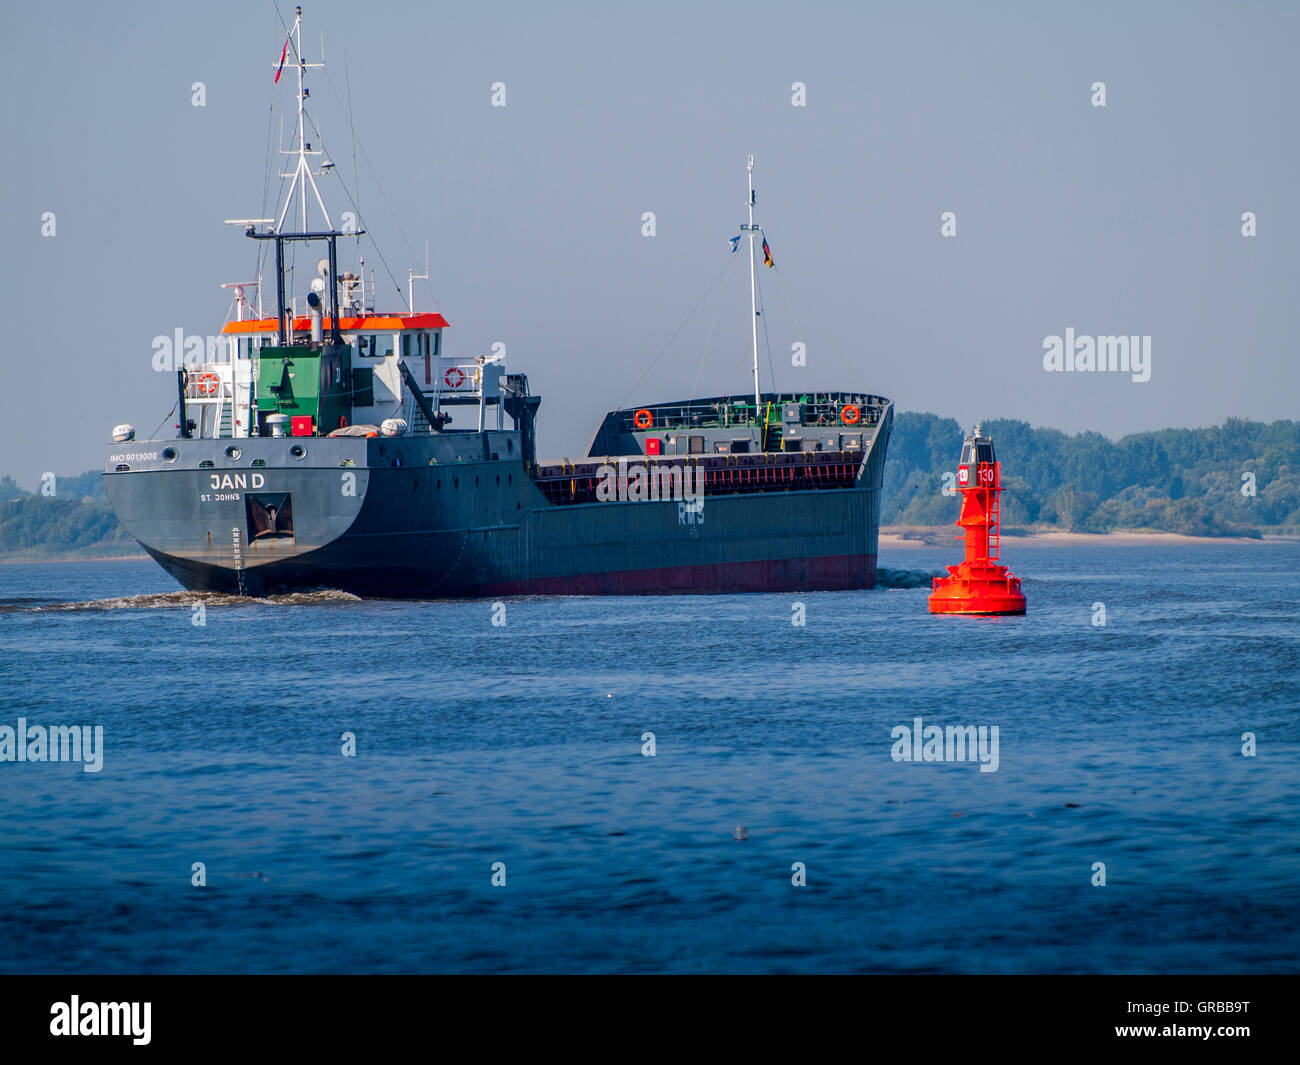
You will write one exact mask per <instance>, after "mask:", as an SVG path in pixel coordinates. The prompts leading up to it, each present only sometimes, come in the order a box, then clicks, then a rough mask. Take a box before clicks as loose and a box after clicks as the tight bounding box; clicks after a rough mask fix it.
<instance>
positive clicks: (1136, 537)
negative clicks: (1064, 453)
mask: <svg viewBox="0 0 1300 1065" xmlns="http://www.w3.org/2000/svg"><path fill="white" fill-rule="evenodd" d="M886 529H888V527H886V528H885V529H881V532H880V546H881V547H926V546H936V545H937V546H943V547H946V546H948V545H949V544H956V543H957V542H958V540H959V539H960V538H961V533H960V531H959V530H958V529H957V527H956V526H955V525H954V526H952V527H951V528H949V527H948V526H940V527H939V528H937V529H909V530H906V532H903V531H886ZM1002 539H1003V540H1004V541H1005V542H1007V543H1014V544H1024V545H1031V546H1032V545H1039V546H1045V547H1046V546H1050V547H1082V546H1088V547H1096V546H1102V547H1106V546H1109V547H1149V546H1152V545H1156V544H1187V545H1189V546H1191V545H1195V544H1277V543H1297V542H1300V537H1294V536H1265V537H1264V539H1262V540H1256V539H1254V538H1253V537H1249V536H1183V535H1181V534H1180V533H1166V532H1150V533H1142V532H1116V533H1072V532H1040V533H1029V534H1026V535H1023V536H1013V535H1011V534H1010V533H1004V534H1003V535H1002Z"/></svg>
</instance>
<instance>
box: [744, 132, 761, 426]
mask: <svg viewBox="0 0 1300 1065" xmlns="http://www.w3.org/2000/svg"><path fill="white" fill-rule="evenodd" d="M747 228H748V230H749V309H750V312H751V313H750V316H749V323H750V326H751V327H752V331H753V335H754V420H755V421H756V422H757V420H758V418H759V415H760V412H761V411H762V409H763V403H762V399H761V398H760V393H759V389H758V296H757V291H756V285H757V281H756V277H755V273H754V234H755V232H756V230H757V229H758V227H757V226H756V225H754V157H753V156H752V155H751V156H750V157H749V226H748V227H747ZM759 446H760V447H762V444H761V443H760V444H759Z"/></svg>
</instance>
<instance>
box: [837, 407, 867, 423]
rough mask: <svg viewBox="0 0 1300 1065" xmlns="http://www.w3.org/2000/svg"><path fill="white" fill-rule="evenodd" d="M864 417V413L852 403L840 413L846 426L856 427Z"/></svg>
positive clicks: (841, 419)
mask: <svg viewBox="0 0 1300 1065" xmlns="http://www.w3.org/2000/svg"><path fill="white" fill-rule="evenodd" d="M861 417H862V412H861V411H859V410H858V408H857V407H855V406H854V405H853V404H852V403H850V404H849V405H848V406H847V407H845V408H844V409H843V410H842V411H840V421H842V422H843V423H844V424H845V425H856V424H857V422H858V419H859V418H861Z"/></svg>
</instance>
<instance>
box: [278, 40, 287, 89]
mask: <svg viewBox="0 0 1300 1065" xmlns="http://www.w3.org/2000/svg"><path fill="white" fill-rule="evenodd" d="M288 54H289V38H288V37H286V38H285V39H284V48H282V49H281V50H280V65H279V66H278V67H277V68H276V70H275V84H276V85H279V84H280V71H282V70H283V69H284V59H285V56H287V55H288Z"/></svg>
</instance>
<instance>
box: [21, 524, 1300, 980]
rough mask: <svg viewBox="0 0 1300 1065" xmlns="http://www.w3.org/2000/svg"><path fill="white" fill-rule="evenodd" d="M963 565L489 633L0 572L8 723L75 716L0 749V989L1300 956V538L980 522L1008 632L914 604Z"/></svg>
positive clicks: (559, 606) (906, 562)
mask: <svg viewBox="0 0 1300 1065" xmlns="http://www.w3.org/2000/svg"><path fill="white" fill-rule="evenodd" d="M957 549H958V548H957V545H956V544H954V545H953V546H952V547H944V548H927V547H924V546H918V547H916V548H908V549H904V550H890V549H886V550H884V551H883V552H882V554H881V559H880V563H881V566H882V567H883V568H884V569H885V570H886V572H885V578H886V581H887V583H890V584H893V585H896V586H895V587H878V588H876V589H875V590H872V591H870V592H852V593H848V592H837V593H819V594H808V595H799V596H796V595H754V596H717V597H713V596H689V597H665V598H527V599H512V600H508V601H505V604H504V615H502V614H501V613H500V611H498V612H497V614H496V620H497V621H504V624H498V625H494V624H493V618H494V610H493V604H492V603H490V602H486V601H427V602H395V601H360V600H356V599H353V598H352V597H349V596H345V595H341V594H338V593H330V592H318V593H313V594H311V595H301V596H294V597H288V598H280V599H271V600H264V601H263V600H236V599H231V598H226V597H219V596H206V597H196V596H193V595H190V594H188V593H183V592H179V591H177V588H176V585H175V584H174V583H173V582H172V581H171V580H170V578H168V577H167V576H166V575H165V574H164V573H163V572H162V571H161V570H160V569H158V568H157V567H156V566H155V565H154V564H153V563H152V562H146V561H116V562H79V563H63V564H15V565H6V566H0V677H2V678H3V687H2V689H0V691H2V694H0V726H5V725H8V726H11V727H15V728H16V726H17V724H18V718H20V717H22V718H24V719H25V720H26V721H27V722H28V724H29V726H30V725H44V726H50V725H65V724H66V725H74V724H77V725H88V726H95V725H100V726H102V727H103V752H102V753H103V762H102V768H101V769H100V771H99V772H95V773H88V772H85V771H84V769H83V766H81V765H80V764H75V763H68V762H61V763H60V762H49V761H45V762H31V761H26V762H16V761H4V762H0V811H2V813H0V818H2V820H0V827H2V832H0V927H2V928H3V937H4V943H5V949H4V950H3V951H0V972H78V971H87V972H104V973H111V972H241V973H242V972H425V971H436V972H716V971H743V972H846V971H852V972H999V973H1000V972H1032V973H1057V972H1155V973H1166V972H1171V973H1172V972H1212V973H1221V972H1222V973H1227V972H1293V971H1296V970H1297V968H1300V962H1298V960H1297V959H1300V787H1298V785H1300V625H1298V624H1297V620H1296V611H1297V603H1298V601H1300V594H1298V593H1300V577H1298V576H1297V573H1298V571H1300V544H1296V543H1265V544H1222V545H1201V544H1195V545H1179V546H1169V545H1141V546H1133V547H1124V546H1109V545H1106V546H1097V547H1093V546H1087V547H1059V546H1050V547H1047V546H1031V545H1019V546H1017V545H1016V543H1015V542H1014V541H1011V540H1006V541H1004V545H1003V553H1004V558H1005V560H1006V561H1007V562H1008V563H1009V564H1010V565H1011V566H1012V569H1013V570H1014V571H1015V572H1016V573H1018V574H1019V575H1021V576H1022V577H1023V578H1024V581H1025V584H1024V587H1025V591H1026V594H1027V596H1028V599H1029V614H1028V616H1027V617H1024V618H1016V619H967V618H952V617H933V616H931V615H929V614H928V613H927V611H926V595H927V592H928V575H929V574H931V573H934V572H940V571H941V570H942V565H943V563H944V562H947V561H956V554H955V552H956V551H957ZM908 585H911V587H908ZM196 603H201V604H202V607H203V611H202V614H201V615H200V613H199V612H198V611H196V609H195V604H196ZM796 603H802V604H803V605H804V611H805V624H804V625H802V626H800V625H795V624H792V619H795V618H796V615H797V608H796V606H795V604H796ZM1097 604H1100V605H1102V606H1103V607H1104V611H1105V624H1104V625H1102V624H1095V623H1094V622H1095V621H1097V620H1099V619H1100V612H1099V610H1098V608H1097ZM196 621H202V622H203V624H201V625H200V624H196V623H195V622H196ZM917 717H920V718H922V719H923V723H924V724H939V725H945V726H946V725H974V726H980V725H984V726H997V727H998V735H999V747H998V765H997V769H996V771H995V772H981V771H980V767H979V765H978V764H977V763H975V762H970V761H967V762H925V761H912V762H908V761H896V760H895V759H894V758H893V757H892V754H891V752H892V751H893V749H894V746H895V744H894V740H893V738H892V737H891V733H892V730H894V729H895V727H896V726H901V725H906V726H909V727H911V726H912V724H913V721H914V719H915V718H917ZM647 732H650V733H653V734H654V753H653V756H648V755H647V754H644V753H643V747H644V746H645V741H643V734H645V733H647ZM345 733H351V734H353V735H354V736H355V755H353V756H345V755H344V753H343V748H344V745H345V740H344V734H345ZM1245 733H1251V734H1253V736H1254V744H1255V753H1254V755H1253V756H1246V755H1244V754H1243V747H1244V745H1245V743H1246V741H1244V740H1243V734H1245ZM199 862H201V863H203V866H202V868H203V872H204V878H205V881H206V882H205V883H204V884H203V885H201V886H196V885H195V884H194V882H193V881H194V880H195V879H196V875H197V874H196V873H195V872H194V869H195V863H199ZM496 863H502V864H501V865H496ZM795 863H802V869H803V877H804V878H806V884H804V885H802V886H797V885H796V884H795V883H793V881H794V880H797V879H800V876H799V874H798V872H797V869H798V868H799V867H797V866H796V864H795ZM1096 863H1104V877H1105V883H1104V884H1101V883H1099V882H1098V881H1099V877H1100V875H1101V874H1100V872H1099V870H1100V869H1101V867H1099V866H1098V865H1097V864H1096ZM494 866H495V868H496V873H495V879H496V880H497V881H498V883H496V884H494V883H493V880H494ZM503 876H504V883H503V884H502V883H499V881H500V880H501V879H502V877H503Z"/></svg>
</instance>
